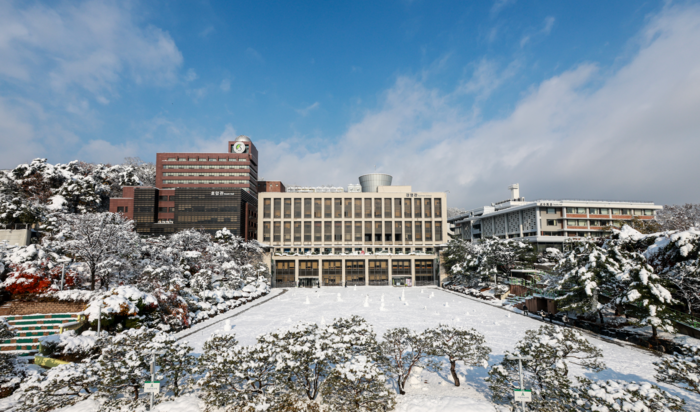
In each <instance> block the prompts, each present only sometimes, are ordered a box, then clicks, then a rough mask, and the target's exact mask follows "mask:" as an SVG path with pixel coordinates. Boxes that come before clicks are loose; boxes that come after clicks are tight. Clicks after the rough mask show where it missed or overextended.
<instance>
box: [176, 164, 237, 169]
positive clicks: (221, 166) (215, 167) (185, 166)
mask: <svg viewBox="0 0 700 412" xmlns="http://www.w3.org/2000/svg"><path fill="white" fill-rule="evenodd" d="M163 169H250V166H249V165H163Z"/></svg>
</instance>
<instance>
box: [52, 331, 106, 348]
mask: <svg viewBox="0 0 700 412" xmlns="http://www.w3.org/2000/svg"><path fill="white" fill-rule="evenodd" d="M39 342H41V344H42V346H53V347H55V349H54V350H59V351H61V352H63V353H76V352H88V351H90V350H91V349H92V348H93V347H95V343H96V342H97V333H95V332H93V331H85V332H83V333H82V334H81V335H79V336H76V334H75V331H73V330H70V331H67V332H63V333H61V334H56V335H49V336H43V337H40V338H39Z"/></svg>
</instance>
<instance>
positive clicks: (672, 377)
mask: <svg viewBox="0 0 700 412" xmlns="http://www.w3.org/2000/svg"><path fill="white" fill-rule="evenodd" d="M654 366H655V367H656V376H655V378H656V379H657V380H658V381H659V382H664V383H670V384H671V385H674V386H677V387H679V388H683V389H685V390H688V391H690V392H695V393H697V394H700V346H696V345H683V346H682V347H681V348H680V351H678V352H676V353H674V354H673V356H664V357H663V358H661V360H659V361H657V362H654Z"/></svg>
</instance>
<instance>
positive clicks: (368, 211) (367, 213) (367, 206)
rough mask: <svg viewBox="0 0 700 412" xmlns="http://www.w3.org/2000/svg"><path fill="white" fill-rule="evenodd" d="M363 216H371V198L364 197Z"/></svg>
mask: <svg viewBox="0 0 700 412" xmlns="http://www.w3.org/2000/svg"><path fill="white" fill-rule="evenodd" d="M365 218H370V219H371V218H372V199H365Z"/></svg>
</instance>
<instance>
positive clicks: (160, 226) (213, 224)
mask: <svg viewBox="0 0 700 412" xmlns="http://www.w3.org/2000/svg"><path fill="white" fill-rule="evenodd" d="M257 178H258V151H257V149H256V148H255V145H254V144H253V142H251V141H250V138H248V137H247V136H239V137H238V138H236V140H235V141H232V142H228V145H227V152H226V153H158V154H157V155H156V187H144V186H137V187H125V188H124V189H123V193H122V197H121V198H112V199H110V212H113V213H123V214H125V215H126V216H127V217H128V218H130V219H132V220H134V222H135V223H136V231H137V232H138V233H140V234H142V235H167V234H171V233H174V232H177V231H179V230H184V229H202V230H204V231H206V232H208V233H212V234H213V233H216V231H218V230H221V229H223V228H227V229H228V230H230V231H231V232H232V233H233V234H234V235H237V236H241V237H243V238H245V239H255V238H256V237H257V204H258V200H257V197H258V181H257Z"/></svg>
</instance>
